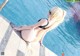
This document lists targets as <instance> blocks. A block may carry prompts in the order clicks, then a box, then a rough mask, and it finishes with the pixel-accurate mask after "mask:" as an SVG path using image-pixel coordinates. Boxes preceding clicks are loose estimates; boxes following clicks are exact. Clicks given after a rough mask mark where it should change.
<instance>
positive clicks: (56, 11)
mask: <svg viewBox="0 0 80 56" xmlns="http://www.w3.org/2000/svg"><path fill="white" fill-rule="evenodd" d="M65 15H66V12H65V11H64V10H62V9H61V8H59V7H55V8H52V9H51V10H50V11H49V15H48V19H40V20H39V21H38V23H36V24H34V25H31V26H21V27H13V29H15V30H17V31H21V36H22V39H23V40H24V41H26V42H27V43H31V42H40V45H41V44H42V41H43V37H44V36H45V34H46V33H47V32H49V31H50V30H52V29H54V28H55V27H57V26H58V25H59V24H60V23H62V22H63V20H64V17H65Z"/></svg>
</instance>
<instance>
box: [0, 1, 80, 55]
mask: <svg viewBox="0 0 80 56" xmlns="http://www.w3.org/2000/svg"><path fill="white" fill-rule="evenodd" d="M2 1H3V0H0V3H2ZM72 5H74V2H66V1H65V0H9V2H8V4H7V5H6V6H5V7H4V8H3V10H2V11H1V12H0V14H1V15H3V16H4V17H6V18H7V19H8V20H9V21H11V22H13V23H14V24H15V25H17V26H21V25H32V24H35V23H37V21H38V20H39V19H40V18H47V15H48V11H49V9H51V8H52V7H54V6H59V7H61V8H62V9H64V10H66V11H67V15H66V17H65V20H64V22H63V23H62V24H60V25H59V26H58V27H57V28H55V29H53V30H52V31H50V32H48V33H47V34H46V36H45V38H44V41H43V43H44V45H45V46H46V47H47V48H49V49H50V50H51V51H53V52H54V53H56V54H57V55H58V56H61V55H62V53H63V52H64V54H65V56H79V55H80V51H79V50H80V36H79V33H80V32H79V27H80V25H79V24H80V23H79V22H76V21H75V19H74V18H73V13H72V12H71V10H70V7H71V6H72ZM78 8H79V7H78Z"/></svg>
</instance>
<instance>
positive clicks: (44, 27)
mask: <svg viewBox="0 0 80 56" xmlns="http://www.w3.org/2000/svg"><path fill="white" fill-rule="evenodd" d="M46 20H47V24H46V25H44V26H39V28H42V29H46V26H47V25H48V24H49V21H48V19H46ZM39 21H41V19H40V20H38V22H39Z"/></svg>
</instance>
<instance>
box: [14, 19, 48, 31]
mask: <svg viewBox="0 0 80 56" xmlns="http://www.w3.org/2000/svg"><path fill="white" fill-rule="evenodd" d="M46 22H47V20H46V19H42V20H41V21H40V22H38V23H36V24H34V25H31V26H20V27H13V29H15V30H19V31H20V30H25V29H31V28H36V27H38V26H40V25H45V24H46Z"/></svg>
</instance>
